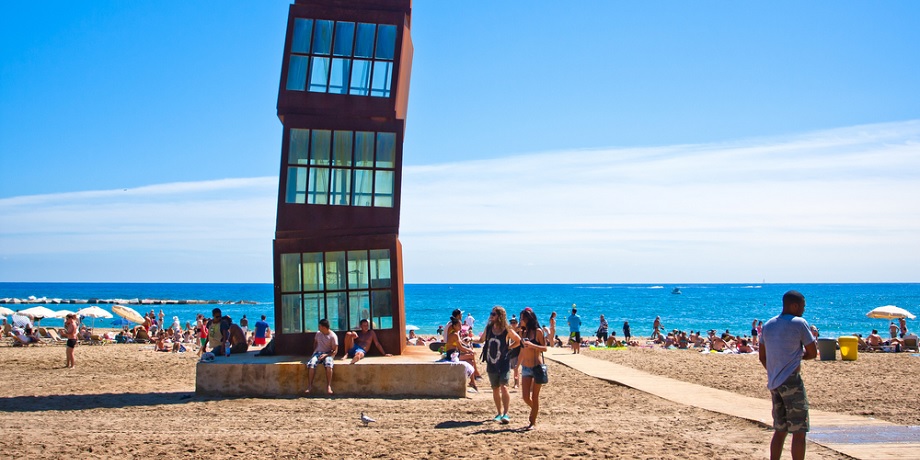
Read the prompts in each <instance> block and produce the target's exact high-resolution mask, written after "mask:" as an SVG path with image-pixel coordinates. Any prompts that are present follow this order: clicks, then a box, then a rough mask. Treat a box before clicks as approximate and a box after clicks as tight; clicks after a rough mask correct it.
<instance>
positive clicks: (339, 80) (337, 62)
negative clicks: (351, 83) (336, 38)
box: [329, 59, 351, 94]
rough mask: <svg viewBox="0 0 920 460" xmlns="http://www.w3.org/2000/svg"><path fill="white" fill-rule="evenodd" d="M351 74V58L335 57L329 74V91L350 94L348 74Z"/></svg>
mask: <svg viewBox="0 0 920 460" xmlns="http://www.w3.org/2000/svg"><path fill="white" fill-rule="evenodd" d="M350 74H351V59H333V60H332V70H330V74H329V92H330V93H331V94H348V76H349V75H350Z"/></svg>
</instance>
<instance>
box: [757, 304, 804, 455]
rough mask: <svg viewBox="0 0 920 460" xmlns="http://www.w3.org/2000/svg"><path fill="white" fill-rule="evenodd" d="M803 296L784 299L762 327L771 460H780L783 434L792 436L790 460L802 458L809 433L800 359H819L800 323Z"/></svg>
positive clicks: (761, 344)
mask: <svg viewBox="0 0 920 460" xmlns="http://www.w3.org/2000/svg"><path fill="white" fill-rule="evenodd" d="M804 312H805V296H803V295H802V294H801V293H800V292H798V291H789V292H787V293H786V294H784V295H783V311H782V313H781V314H780V315H779V316H776V317H774V318H772V319H770V320H769V321H767V322H766V323H765V324H764V325H763V334H762V337H761V338H760V351H759V354H760V363H761V364H763V367H764V368H766V370H767V388H768V389H769V390H770V395H771V396H772V398H773V430H774V432H773V440H772V441H771V442H770V460H779V458H780V457H782V453H783V444H784V443H785V441H786V434H788V433H792V449H791V450H792V458H793V460H801V459H804V458H805V436H806V434H807V433H808V428H809V427H808V396H807V395H806V394H805V383H804V382H803V381H802V375H801V373H800V370H801V369H800V366H801V363H802V360H803V359H814V358H815V356H817V355H818V350H817V347H816V346H815V337H814V336H813V335H812V334H811V330H810V328H809V326H808V322H807V321H805V320H804V319H802V314H803V313H804Z"/></svg>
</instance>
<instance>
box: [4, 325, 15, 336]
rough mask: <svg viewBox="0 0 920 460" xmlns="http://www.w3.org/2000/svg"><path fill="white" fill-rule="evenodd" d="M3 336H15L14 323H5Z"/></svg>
mask: <svg viewBox="0 0 920 460" xmlns="http://www.w3.org/2000/svg"><path fill="white" fill-rule="evenodd" d="M3 336H4V337H12V336H13V325H12V324H10V323H6V324H4V325H3Z"/></svg>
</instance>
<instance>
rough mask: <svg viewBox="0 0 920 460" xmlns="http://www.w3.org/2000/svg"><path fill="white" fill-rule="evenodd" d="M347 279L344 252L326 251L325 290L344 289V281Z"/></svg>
mask: <svg viewBox="0 0 920 460" xmlns="http://www.w3.org/2000/svg"><path fill="white" fill-rule="evenodd" d="M347 280H348V268H347V266H346V265H345V252H343V251H336V252H327V253H326V290H327V291H339V290H342V291H344V290H345V282H346V281H347Z"/></svg>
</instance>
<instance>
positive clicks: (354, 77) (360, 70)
mask: <svg viewBox="0 0 920 460" xmlns="http://www.w3.org/2000/svg"><path fill="white" fill-rule="evenodd" d="M370 86H371V61H365V60H362V59H355V60H354V62H352V66H351V86H350V87H349V90H348V94H351V95H353V96H367V95H368V94H369V91H370Z"/></svg>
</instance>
